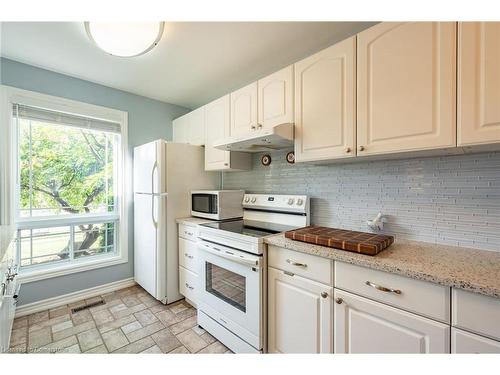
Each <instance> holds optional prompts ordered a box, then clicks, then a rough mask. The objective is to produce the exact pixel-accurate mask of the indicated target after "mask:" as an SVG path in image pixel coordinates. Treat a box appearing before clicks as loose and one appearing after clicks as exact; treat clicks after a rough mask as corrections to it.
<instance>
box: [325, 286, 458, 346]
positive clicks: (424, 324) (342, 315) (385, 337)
mask: <svg viewBox="0 0 500 375" xmlns="http://www.w3.org/2000/svg"><path fill="white" fill-rule="evenodd" d="M334 295H335V296H334V298H335V303H334V306H335V307H334V309H335V311H334V314H335V327H334V338H335V353H449V352H450V326H449V325H446V324H443V323H439V322H435V321H433V320H431V319H427V318H423V317H421V316H418V315H415V314H411V313H408V312H406V311H402V310H400V309H396V308H394V307H391V306H387V305H384V304H382V303H379V302H374V301H371V300H369V299H367V298H364V297H359V296H356V295H354V294H351V293H348V292H344V291H341V290H337V289H335V293H334Z"/></svg>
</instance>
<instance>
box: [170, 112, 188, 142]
mask: <svg viewBox="0 0 500 375" xmlns="http://www.w3.org/2000/svg"><path fill="white" fill-rule="evenodd" d="M189 115H190V114H189V113H188V114H185V115H184V116H181V117H179V118H176V119H175V120H174V121H172V132H173V137H172V139H173V141H174V142H175V143H188V138H189Z"/></svg>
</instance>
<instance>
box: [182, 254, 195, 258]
mask: <svg viewBox="0 0 500 375" xmlns="http://www.w3.org/2000/svg"><path fill="white" fill-rule="evenodd" d="M184 256H185V257H186V258H189V259H193V258H194V256H192V255H188V254H187V253H184Z"/></svg>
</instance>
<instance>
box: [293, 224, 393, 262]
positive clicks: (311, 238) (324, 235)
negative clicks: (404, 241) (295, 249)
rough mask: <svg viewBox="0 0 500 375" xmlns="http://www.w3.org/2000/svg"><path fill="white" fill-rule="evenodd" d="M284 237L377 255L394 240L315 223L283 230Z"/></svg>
mask: <svg viewBox="0 0 500 375" xmlns="http://www.w3.org/2000/svg"><path fill="white" fill-rule="evenodd" d="M285 237H286V238H289V239H291V240H295V241H302V242H307V243H311V244H314V245H321V246H327V247H333V248H336V249H340V250H347V251H352V252H355V253H360V254H366V255H377V254H378V253H380V252H381V251H382V250H384V249H386V248H387V247H389V246H390V245H391V244H392V243H393V242H394V237H393V236H386V235H383V234H375V233H366V232H356V231H352V230H345V229H336V228H328V227H319V226H315V225H311V226H309V227H305V228H300V229H295V230H291V231H288V232H285Z"/></svg>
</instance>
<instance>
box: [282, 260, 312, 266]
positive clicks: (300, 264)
mask: <svg viewBox="0 0 500 375" xmlns="http://www.w3.org/2000/svg"><path fill="white" fill-rule="evenodd" d="M286 262H287V263H289V264H291V265H292V266H297V267H304V268H306V267H307V264H305V263H299V262H295V261H293V260H291V259H287V260H286Z"/></svg>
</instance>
